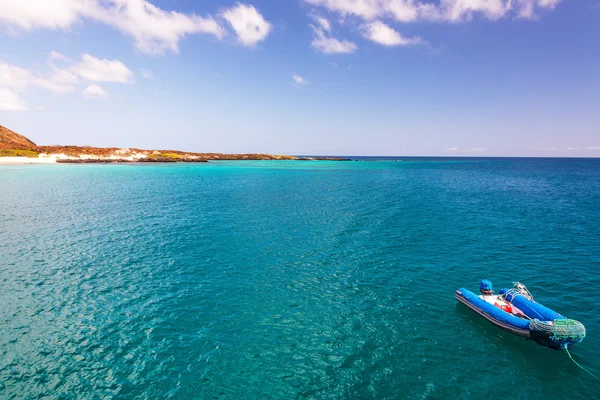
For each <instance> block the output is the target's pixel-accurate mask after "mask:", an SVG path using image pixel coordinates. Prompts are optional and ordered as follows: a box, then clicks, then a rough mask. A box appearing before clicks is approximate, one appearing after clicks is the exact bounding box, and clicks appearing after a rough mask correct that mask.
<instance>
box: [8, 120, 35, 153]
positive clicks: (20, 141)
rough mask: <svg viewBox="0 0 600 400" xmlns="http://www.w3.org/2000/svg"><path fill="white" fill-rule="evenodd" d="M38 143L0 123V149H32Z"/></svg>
mask: <svg viewBox="0 0 600 400" xmlns="http://www.w3.org/2000/svg"><path fill="white" fill-rule="evenodd" d="M36 147H37V145H36V144H35V143H33V142H32V141H31V140H29V139H27V138H26V137H25V136H23V135H19V134H18V133H16V132H13V131H11V130H10V129H8V128H6V127H4V126H2V125H0V149H16V150H32V149H35V148H36Z"/></svg>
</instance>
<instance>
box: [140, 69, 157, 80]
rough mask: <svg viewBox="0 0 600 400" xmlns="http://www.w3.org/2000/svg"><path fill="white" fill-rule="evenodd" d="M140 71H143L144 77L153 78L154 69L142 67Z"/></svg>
mask: <svg viewBox="0 0 600 400" xmlns="http://www.w3.org/2000/svg"><path fill="white" fill-rule="evenodd" d="M140 72H141V73H142V77H143V78H145V79H152V77H153V76H154V74H153V73H152V71H150V70H149V69H146V68H140Z"/></svg>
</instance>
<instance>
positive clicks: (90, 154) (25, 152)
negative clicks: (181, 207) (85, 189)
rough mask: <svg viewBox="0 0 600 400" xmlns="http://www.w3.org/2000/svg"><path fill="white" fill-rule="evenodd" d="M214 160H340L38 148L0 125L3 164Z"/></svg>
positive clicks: (120, 149) (158, 151)
mask: <svg viewBox="0 0 600 400" xmlns="http://www.w3.org/2000/svg"><path fill="white" fill-rule="evenodd" d="M211 160H215V161H216V160H331V161H345V160H347V159H345V158H340V157H296V156H285V155H283V156H282V155H273V154H223V153H192V152H185V151H179V150H143V149H137V148H119V147H90V146H59V145H52V146H39V145H37V144H36V143H34V142H33V141H31V140H29V139H28V138H26V137H25V136H23V135H21V134H18V133H16V132H13V131H11V130H10V129H8V128H6V127H4V126H2V125H0V163H2V162H3V161H4V162H11V163H18V162H24V163H32V164H33V163H36V164H42V163H71V164H78V163H82V164H95V163H132V162H169V163H172V162H208V161H211Z"/></svg>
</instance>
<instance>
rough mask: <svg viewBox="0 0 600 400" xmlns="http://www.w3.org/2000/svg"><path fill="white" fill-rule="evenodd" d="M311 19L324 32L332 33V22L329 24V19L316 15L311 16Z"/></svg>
mask: <svg viewBox="0 0 600 400" xmlns="http://www.w3.org/2000/svg"><path fill="white" fill-rule="evenodd" d="M309 17H311V18H312V19H313V21H315V22H316V23H317V24H318V25H319V27H320V28H321V29H322V30H323V31H325V32H331V22H329V20H328V19H327V18H324V17H322V16H320V15H319V14H316V13H312V14H309Z"/></svg>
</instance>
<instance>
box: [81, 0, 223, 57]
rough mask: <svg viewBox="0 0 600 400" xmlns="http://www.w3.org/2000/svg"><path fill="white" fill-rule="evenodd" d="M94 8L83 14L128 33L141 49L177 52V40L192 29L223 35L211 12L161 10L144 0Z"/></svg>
mask: <svg viewBox="0 0 600 400" xmlns="http://www.w3.org/2000/svg"><path fill="white" fill-rule="evenodd" d="M104 4H110V5H109V6H105V5H104ZM94 8H95V11H94V12H92V13H90V14H88V15H86V16H87V17H89V18H92V19H96V20H99V21H100V22H103V23H105V24H107V25H110V26H112V27H114V28H116V29H118V30H119V31H121V32H123V33H125V34H128V35H130V36H132V37H133V38H134V39H135V43H136V46H137V48H138V49H139V50H140V51H142V52H144V53H150V54H162V53H164V52H165V51H166V50H171V51H173V52H178V51H179V48H178V43H179V41H180V40H181V39H182V38H183V37H184V36H186V35H190V34H194V33H206V34H210V35H213V36H215V37H216V38H218V39H221V38H223V37H224V36H225V30H224V29H223V27H222V26H221V25H219V23H218V22H217V21H216V20H215V19H214V18H213V17H211V16H207V17H200V16H198V15H195V14H183V13H179V12H176V11H165V10H162V9H160V8H158V7H156V6H155V5H153V4H152V3H150V2H148V1H146V0H107V1H105V2H100V3H97V5H96V7H94Z"/></svg>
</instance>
